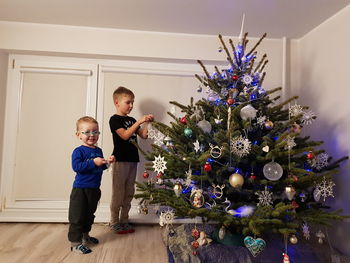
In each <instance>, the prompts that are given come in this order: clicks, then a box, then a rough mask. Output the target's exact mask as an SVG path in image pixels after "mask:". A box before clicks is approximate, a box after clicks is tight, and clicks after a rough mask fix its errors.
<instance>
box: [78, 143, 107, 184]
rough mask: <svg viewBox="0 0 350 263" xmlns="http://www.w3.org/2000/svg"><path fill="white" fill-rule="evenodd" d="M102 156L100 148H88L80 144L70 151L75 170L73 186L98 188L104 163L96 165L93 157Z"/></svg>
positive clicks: (104, 166)
mask: <svg viewBox="0 0 350 263" xmlns="http://www.w3.org/2000/svg"><path fill="white" fill-rule="evenodd" d="M96 157H101V158H103V153H102V150H101V149H100V148H98V147H96V148H90V147H87V146H84V145H81V146H79V147H77V148H75V149H74V151H73V153H72V167H73V170H74V172H76V176H75V180H74V183H73V187H76V188H99V187H100V185H101V178H102V172H103V170H104V169H106V168H107V167H106V165H102V166H96V165H95V163H94V160H93V159H94V158H96Z"/></svg>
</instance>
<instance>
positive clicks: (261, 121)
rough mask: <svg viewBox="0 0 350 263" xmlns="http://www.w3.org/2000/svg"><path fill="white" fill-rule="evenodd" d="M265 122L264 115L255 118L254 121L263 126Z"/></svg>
mask: <svg viewBox="0 0 350 263" xmlns="http://www.w3.org/2000/svg"><path fill="white" fill-rule="evenodd" d="M265 122H266V116H260V117H258V118H256V123H257V124H258V125H259V126H260V127H264V126H265Z"/></svg>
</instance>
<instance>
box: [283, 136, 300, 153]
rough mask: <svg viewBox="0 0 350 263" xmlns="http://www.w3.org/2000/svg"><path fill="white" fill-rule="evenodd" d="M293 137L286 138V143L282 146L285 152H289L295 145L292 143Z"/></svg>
mask: <svg viewBox="0 0 350 263" xmlns="http://www.w3.org/2000/svg"><path fill="white" fill-rule="evenodd" d="M294 138H295V137H294V136H289V135H288V136H287V137H286V139H285V141H286V145H285V146H284V149H285V150H291V149H292V148H293V147H294V146H296V145H297V144H296V143H295V142H294Z"/></svg>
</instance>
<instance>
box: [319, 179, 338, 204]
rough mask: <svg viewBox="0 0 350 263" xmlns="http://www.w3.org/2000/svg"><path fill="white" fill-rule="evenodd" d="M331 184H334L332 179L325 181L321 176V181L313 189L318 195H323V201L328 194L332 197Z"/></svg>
mask: <svg viewBox="0 0 350 263" xmlns="http://www.w3.org/2000/svg"><path fill="white" fill-rule="evenodd" d="M333 186H335V183H334V182H333V181H332V180H328V181H327V180H326V178H325V177H323V180H322V182H321V183H319V184H317V185H316V189H315V191H317V193H318V195H319V197H323V201H326V198H327V197H328V196H331V197H334V194H333Z"/></svg>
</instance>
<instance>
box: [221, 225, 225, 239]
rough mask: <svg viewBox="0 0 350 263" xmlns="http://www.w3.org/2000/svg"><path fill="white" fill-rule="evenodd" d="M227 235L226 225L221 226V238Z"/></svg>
mask: <svg viewBox="0 0 350 263" xmlns="http://www.w3.org/2000/svg"><path fill="white" fill-rule="evenodd" d="M225 235H226V228H225V227H224V226H221V227H220V230H219V238H220V239H221V240H223V239H224V237H225Z"/></svg>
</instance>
